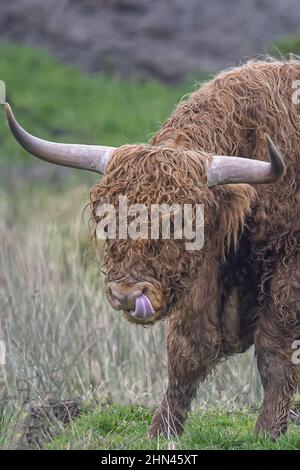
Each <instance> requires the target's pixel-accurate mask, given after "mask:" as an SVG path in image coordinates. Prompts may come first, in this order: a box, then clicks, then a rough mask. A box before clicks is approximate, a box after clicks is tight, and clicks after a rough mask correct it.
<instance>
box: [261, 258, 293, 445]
mask: <svg viewBox="0 0 300 470" xmlns="http://www.w3.org/2000/svg"><path fill="white" fill-rule="evenodd" d="M299 268H300V267H299V266H298V263H297V262H294V263H293V262H292V260H290V261H289V262H285V264H282V265H281V266H278V269H277V270H276V271H275V274H274V275H273V278H272V283H271V295H270V300H269V303H268V307H267V308H266V310H265V311H264V312H263V314H262V315H261V317H260V319H259V321H258V324H257V329H256V333H255V349H256V355H257V364H258V369H259V373H260V377H261V381H262V385H263V389H264V399H263V404H262V407H261V411H260V415H259V418H258V420H257V424H256V432H260V431H266V432H267V433H268V434H269V435H270V436H271V437H273V438H277V437H278V436H280V435H281V434H283V433H285V432H286V430H287V424H288V415H289V406H290V400H291V398H292V396H293V393H294V391H295V389H296V387H297V386H298V385H299V383H300V366H299V364H297V362H298V361H297V360H295V347H296V346H297V342H296V341H297V340H299V339H300V269H299Z"/></svg>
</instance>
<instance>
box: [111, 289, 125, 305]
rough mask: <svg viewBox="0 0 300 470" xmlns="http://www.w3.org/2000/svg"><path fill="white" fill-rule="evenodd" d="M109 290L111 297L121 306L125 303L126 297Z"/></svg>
mask: <svg viewBox="0 0 300 470" xmlns="http://www.w3.org/2000/svg"><path fill="white" fill-rule="evenodd" d="M110 289H111V295H112V297H113V298H114V299H117V300H118V301H119V302H120V303H121V304H125V303H126V299H127V295H126V294H124V293H122V292H120V291H118V290H116V289H112V288H110Z"/></svg>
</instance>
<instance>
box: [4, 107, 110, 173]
mask: <svg viewBox="0 0 300 470" xmlns="http://www.w3.org/2000/svg"><path fill="white" fill-rule="evenodd" d="M5 111H6V116H7V121H8V124H9V127H10V130H11V132H12V133H13V135H14V137H15V139H16V140H17V141H18V142H19V144H21V145H22V147H24V149H25V150H27V151H28V152H30V153H31V154H32V155H35V156H36V157H38V158H40V159H41V160H46V161H47V162H50V163H55V164H56V165H62V166H69V167H72V168H80V169H82V170H90V171H95V172H96V173H102V174H103V173H105V169H106V165H107V163H108V160H109V158H110V156H111V154H112V152H113V151H114V150H115V147H104V146H101V145H81V144H60V143H56V142H48V141H47V140H42V139H39V138H37V137H34V136H33V135H31V134H29V133H28V132H27V131H25V129H23V128H22V127H21V126H20V124H18V123H17V121H16V119H15V117H14V115H13V112H12V110H11V107H10V106H9V104H8V103H6V104H5Z"/></svg>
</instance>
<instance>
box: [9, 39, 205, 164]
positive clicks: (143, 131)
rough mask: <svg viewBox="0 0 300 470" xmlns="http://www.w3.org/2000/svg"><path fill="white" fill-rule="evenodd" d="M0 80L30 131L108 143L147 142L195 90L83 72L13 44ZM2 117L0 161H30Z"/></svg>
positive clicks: (48, 136) (59, 138) (68, 139)
mask: <svg viewBox="0 0 300 470" xmlns="http://www.w3.org/2000/svg"><path fill="white" fill-rule="evenodd" d="M207 76H208V75H207V74H199V78H202V79H203V78H207ZM0 80H3V81H4V82H5V83H6V92H7V101H9V102H10V103H11V104H12V105H13V109H14V111H15V114H16V117H17V118H18V120H19V121H20V122H21V123H22V125H24V127H26V128H27V129H28V130H29V131H30V132H32V133H34V134H37V135H39V136H40V137H42V138H46V139H52V140H57V141H66V142H78V143H95V144H97V143H98V144H104V145H105V144H106V145H112V146H118V145H122V144H125V143H131V142H132V143H134V142H145V141H147V140H148V139H149V136H151V134H152V133H153V132H154V131H155V130H156V129H157V128H158V127H159V126H160V124H161V123H162V122H163V120H165V119H166V117H167V116H168V115H169V114H170V112H171V111H172V109H173V108H174V106H175V105H176V103H177V102H178V101H179V100H180V98H181V97H182V96H183V95H184V94H185V93H186V92H188V91H192V89H193V85H192V82H189V81H186V82H184V83H182V84H181V85H178V86H177V87H168V86H166V85H163V84H161V83H158V82H155V81H152V82H141V81H137V80H132V81H124V80H123V81H122V80H118V79H115V78H108V77H105V76H103V75H99V74H98V75H93V76H87V75H84V74H83V73H81V72H80V71H79V70H77V69H75V68H73V67H71V66H66V65H63V64H61V63H59V62H57V61H56V60H55V59H53V58H51V57H50V56H48V55H47V54H45V53H43V52H41V51H39V50H37V49H32V48H28V47H20V46H16V45H11V44H6V45H5V44H1V47H0ZM1 114H2V115H3V110H1ZM0 120H1V121H0V145H1V155H0V165H1V163H7V162H11V163H16V162H25V161H27V162H33V161H34V160H33V159H32V158H30V157H29V156H26V157H25V152H24V151H23V150H22V149H20V148H19V146H17V145H16V143H15V142H14V141H13V139H12V137H11V136H10V134H9V132H8V129H7V127H6V125H4V119H1V117H0Z"/></svg>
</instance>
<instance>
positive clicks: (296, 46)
mask: <svg viewBox="0 0 300 470" xmlns="http://www.w3.org/2000/svg"><path fill="white" fill-rule="evenodd" d="M268 52H269V54H271V55H273V56H275V57H282V56H288V55H289V54H295V55H300V36H295V35H293V36H292V35H291V36H284V37H283V38H281V39H279V40H278V41H276V42H274V43H273V44H272V45H271V46H270V47H269V48H268Z"/></svg>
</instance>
